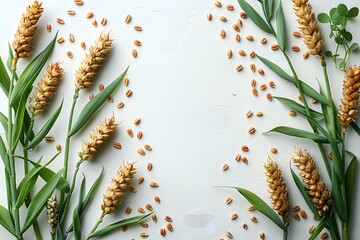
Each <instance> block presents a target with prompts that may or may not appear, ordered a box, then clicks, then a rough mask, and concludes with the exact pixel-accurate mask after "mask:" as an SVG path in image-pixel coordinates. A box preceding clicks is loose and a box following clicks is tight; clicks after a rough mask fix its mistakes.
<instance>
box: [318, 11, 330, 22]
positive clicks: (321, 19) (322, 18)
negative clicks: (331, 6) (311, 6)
mask: <svg viewBox="0 0 360 240" xmlns="http://www.w3.org/2000/svg"><path fill="white" fill-rule="evenodd" d="M318 21H319V22H321V23H328V22H330V17H329V16H328V15H327V14H326V13H319V14H318Z"/></svg>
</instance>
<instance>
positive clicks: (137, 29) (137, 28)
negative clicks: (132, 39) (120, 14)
mask: <svg viewBox="0 0 360 240" xmlns="http://www.w3.org/2000/svg"><path fill="white" fill-rule="evenodd" d="M134 30H135V31H138V32H141V31H142V27H141V26H138V25H136V26H134Z"/></svg>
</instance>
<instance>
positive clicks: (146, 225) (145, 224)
mask: <svg viewBox="0 0 360 240" xmlns="http://www.w3.org/2000/svg"><path fill="white" fill-rule="evenodd" d="M139 225H140V226H141V227H143V228H147V227H149V224H147V223H146V222H141V223H139Z"/></svg>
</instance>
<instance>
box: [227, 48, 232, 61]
mask: <svg viewBox="0 0 360 240" xmlns="http://www.w3.org/2000/svg"><path fill="white" fill-rule="evenodd" d="M232 55H233V52H232V50H228V51H227V58H229V59H230V58H232Z"/></svg>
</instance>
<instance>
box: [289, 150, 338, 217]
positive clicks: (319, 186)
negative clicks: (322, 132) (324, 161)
mask: <svg viewBox="0 0 360 240" xmlns="http://www.w3.org/2000/svg"><path fill="white" fill-rule="evenodd" d="M295 154H296V155H295V156H292V160H293V161H294V163H295V165H296V167H297V168H298V169H299V170H300V173H299V175H300V177H301V178H302V181H303V182H304V183H305V185H306V190H307V193H308V194H309V196H310V198H311V201H312V202H313V203H314V204H315V206H316V208H317V209H318V213H319V215H320V216H323V215H324V214H325V212H327V211H329V209H330V206H331V204H332V202H333V200H332V198H331V193H330V192H329V191H328V190H327V187H326V185H325V182H324V181H323V180H322V179H321V176H320V173H319V171H318V169H317V167H316V164H315V161H314V159H313V157H312V156H311V154H310V153H309V152H307V151H306V150H301V149H299V148H297V147H295Z"/></svg>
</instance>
